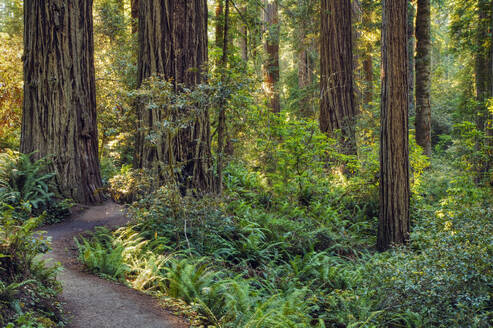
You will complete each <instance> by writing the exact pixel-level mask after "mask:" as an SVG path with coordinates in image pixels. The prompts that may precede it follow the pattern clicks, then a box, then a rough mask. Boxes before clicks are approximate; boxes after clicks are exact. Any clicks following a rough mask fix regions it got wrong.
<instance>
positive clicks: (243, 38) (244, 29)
mask: <svg viewBox="0 0 493 328" xmlns="http://www.w3.org/2000/svg"><path fill="white" fill-rule="evenodd" d="M239 12H240V15H241V17H240V20H239V22H238V23H239V27H238V32H239V34H240V40H239V42H240V55H241V59H243V61H244V62H247V61H248V25H247V22H246V16H247V6H246V4H244V5H243V6H241V7H240V9H239Z"/></svg>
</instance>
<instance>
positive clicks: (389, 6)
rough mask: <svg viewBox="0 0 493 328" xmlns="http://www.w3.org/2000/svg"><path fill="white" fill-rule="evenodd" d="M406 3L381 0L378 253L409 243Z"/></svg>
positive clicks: (405, 1) (399, 0) (404, 0)
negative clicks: (396, 245)
mask: <svg viewBox="0 0 493 328" xmlns="http://www.w3.org/2000/svg"><path fill="white" fill-rule="evenodd" d="M407 13H408V8H407V0H384V1H383V24H382V72H383V77H382V100H381V111H380V123H381V131H380V217H379V225H378V236H377V248H378V250H380V251H383V250H386V249H388V248H389V247H390V246H391V245H394V244H404V243H406V242H407V241H408V240H409V146H408V141H409V140H408V106H409V101H408V92H409V89H408V85H407V84H408V67H407V65H408V58H407V56H408V47H407V39H408V38H407V23H408V22H407Z"/></svg>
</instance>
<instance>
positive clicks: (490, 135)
mask: <svg viewBox="0 0 493 328" xmlns="http://www.w3.org/2000/svg"><path fill="white" fill-rule="evenodd" d="M490 14H491V17H490V31H492V32H493V1H491V3H490ZM490 37H491V39H490V65H489V66H490V69H489V71H490V79H491V83H490V95H491V96H492V97H493V33H491V34H490ZM486 145H487V152H488V153H487V155H488V163H487V167H486V172H489V173H490V177H489V182H490V185H492V186H493V172H491V170H492V168H493V113H492V112H491V110H490V111H489V114H488V122H487V125H486Z"/></svg>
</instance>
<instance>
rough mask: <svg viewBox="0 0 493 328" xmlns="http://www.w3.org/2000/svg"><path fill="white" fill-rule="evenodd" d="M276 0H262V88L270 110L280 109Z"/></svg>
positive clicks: (277, 110) (275, 111)
mask: <svg viewBox="0 0 493 328" xmlns="http://www.w3.org/2000/svg"><path fill="white" fill-rule="evenodd" d="M277 2H278V0H264V8H263V15H262V17H263V21H264V25H265V31H266V32H265V38H264V50H265V56H266V58H265V61H264V65H263V74H264V89H265V94H266V97H267V104H268V106H269V108H270V109H271V111H273V112H274V113H279V112H280V111H281V100H280V95H279V36H280V27H279V8H278V3H277Z"/></svg>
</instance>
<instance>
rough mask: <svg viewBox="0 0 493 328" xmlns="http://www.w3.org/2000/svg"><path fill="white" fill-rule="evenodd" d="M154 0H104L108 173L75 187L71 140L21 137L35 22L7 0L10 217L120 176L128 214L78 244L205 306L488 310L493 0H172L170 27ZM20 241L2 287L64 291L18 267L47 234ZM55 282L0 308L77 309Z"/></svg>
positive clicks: (347, 311) (118, 191)
mask: <svg viewBox="0 0 493 328" xmlns="http://www.w3.org/2000/svg"><path fill="white" fill-rule="evenodd" d="M140 1H143V0H140ZM138 2H139V1H138V0H132V1H121V0H94V3H93V8H92V14H93V16H92V17H93V20H94V26H93V27H94V35H93V37H94V67H95V100H96V102H95V106H96V111H97V130H98V134H97V138H96V139H95V140H96V141H97V149H98V151H97V154H98V158H97V159H96V158H95V159H94V163H96V162H98V161H99V163H98V164H93V165H89V166H92V169H94V172H96V173H91V176H95V175H99V174H100V176H101V179H99V177H98V179H97V180H98V181H99V182H98V184H97V186H96V187H94V186H88V187H87V188H86V189H87V190H89V191H83V192H81V193H80V194H79V193H78V192H74V189H73V188H74V182H75V184H77V178H76V177H66V178H63V179H61V180H60V174H55V173H49V172H51V171H56V170H57V165H58V164H57V160H58V159H57V156H56V154H54V155H55V156H54V158H52V157H51V156H49V157H48V158H44V157H43V158H37V157H42V156H37V155H36V153H34V155H33V154H31V156H26V155H20V154H19V153H18V151H19V150H21V151H22V152H24V153H31V152H32V151H33V150H36V146H37V145H38V144H39V142H37V140H38V139H34V138H32V139H30V138H26V137H25V135H24V138H23V140H22V141H21V126H22V124H23V123H22V122H23V120H22V113H23V101H24V100H23V94H24V82H23V65H22V63H23V61H24V62H28V61H26V56H27V55H29V54H27V53H25V51H24V45H23V42H24V41H23V36H24V35H26V36H27V38H29V35H31V34H29V33H25V32H24V26H25V25H24V24H25V23H26V24H27V22H24V19H23V17H24V16H23V15H24V14H23V10H24V8H23V1H20V0H15V1H6V0H2V1H0V149H1V150H2V165H1V172H0V175H1V181H2V182H1V185H2V187H1V188H2V189H1V192H0V200H1V201H0V203H1V204H2V211H3V212H2V213H4V215H3V217H4V218H3V219H2V225H1V228H0V238H3V240H27V239H29V238H30V236H31V235H32V230H33V229H34V227H35V226H37V224H39V223H40V222H38V221H43V220H44V223H54V222H57V221H59V220H62V219H63V218H64V217H65V216H66V215H67V214H68V208H70V206H71V205H72V202H71V201H70V200H66V199H70V198H72V201H73V200H75V201H76V202H86V203H90V202H95V201H99V200H101V199H103V198H104V197H105V196H108V197H111V198H112V199H113V200H114V201H116V202H119V203H123V204H129V205H128V209H129V215H130V217H131V218H133V219H134V222H133V223H132V224H130V225H129V226H126V227H123V228H121V229H119V230H117V231H107V230H104V229H101V230H98V231H97V232H96V233H94V234H93V235H92V236H91V237H87V238H79V239H78V241H77V245H78V249H79V254H80V261H81V262H82V263H84V265H85V266H86V268H87V269H88V270H90V271H91V272H93V273H97V274H99V275H102V276H104V277H106V278H109V279H114V280H117V281H120V282H123V283H125V284H127V285H129V286H131V287H133V288H136V289H139V290H142V291H144V292H147V293H151V294H153V295H155V296H158V297H161V298H163V299H165V300H167V301H168V302H169V303H171V304H174V306H175V308H174V310H179V311H181V313H183V315H185V316H187V317H188V318H189V319H190V320H191V322H192V324H194V325H196V326H200V325H214V326H217V327H252V326H255V327H320V328H322V327H442V326H443V327H444V326H447V327H465V326H468V327H490V326H491V325H492V322H493V294H492V292H491V291H492V286H493V261H492V258H493V239H492V236H493V234H492V233H493V224H492V221H491V218H492V217H493V208H492V188H491V187H492V184H493V167H492V161H493V156H492V152H493V146H492V139H491V138H492V137H491V134H492V131H493V130H492V116H493V102H492V100H491V99H493V42H492V30H493V4H492V2H491V1H487V0H474V1H471V0H432V1H426V0H417V1H389V0H387V6H382V2H381V1H376V0H360V1H329V0H322V1H315V0H264V1H259V0H236V1H227V0H226V1H224V0H217V1H212V0H211V1H208V2H207V4H208V6H207V8H206V7H205V6H202V5H201V4H202V2H201V1H191V2H189V3H188V5H187V4H185V3H181V2H176V3H175V4H174V6H175V7H174V11H172V12H173V14H175V15H176V17H178V18H183V17H186V19H177V18H176V17H175V18H174V19H175V20H174V21H172V24H170V25H169V26H168V25H166V28H169V30H166V28H163V27H162V26H163V25H160V24H161V23H162V21H160V19H162V18H160V17H159V15H153V12H155V10H156V8H155V7H152V6H151V2H150V1H143V2H142V3H140V4H138ZM156 3H160V4H161V5H162V6H163V7H161V8H160V10H159V12H162V13H165V12H166V8H165V6H164V5H163V3H164V2H163V1H161V2H160V1H157V2H156ZM173 3H174V2H173ZM190 3H193V6H194V7H193V8H192V7H191V6H192V5H190ZM204 4H205V2H204ZM138 5H139V6H140V12H139V10H137V6H138ZM187 6H188V7H187ZM26 8H27V7H26ZM29 8H31V9H32V7H29ZM88 8H90V7H88ZM33 10H34V9H33ZM33 12H35V11H33ZM168 14H169V13H168ZM397 14H398V15H399V16H396V15H397ZM139 15H140V18H139ZM180 15H181V16H180ZM169 16H170V17H171V16H172V15H169ZM29 17H32V16H29ZM389 17H394V18H395V17H400V18H402V17H404V18H405V20H407V21H403V20H402V19H397V18H395V19H389ZM163 21H164V20H163ZM88 25H90V24H88ZM27 26H29V24H27ZM382 27H383V30H382ZM91 28H92V27H91ZM189 29H191V30H194V31H195V33H191V34H186V33H185V32H183V31H185V30H187V31H188V30H189ZM32 31H33V30H30V32H31V33H32ZM163 31H164V32H163ZM173 33H175V34H173ZM180 33H183V34H180ZM185 34H186V35H187V36H190V38H184V39H183V40H178V41H177V39H176V37H175V38H173V37H171V36H176V35H185ZM393 38H394V39H393ZM389 40H394V42H389ZM395 40H400V41H402V42H397V41H395ZM182 41H183V42H182ZM187 42H188V43H187ZM32 44H34V45H35V44H36V43H35V42H34V43H32ZM170 44H171V45H172V46H171V47H170V46H167V45H170ZM180 47H181V48H180ZM148 49H159V50H158V51H156V52H152V51H149V50H148ZM170 49H172V50H170ZM190 49H194V50H193V51H191V50H190ZM187 50H190V51H187ZM404 52H405V53H406V56H403V55H402V54H403V53H404ZM156 53H159V55H156ZM396 53H398V54H400V55H394V54H396ZM334 54H336V55H334ZM163 58H168V59H169V58H171V60H168V61H166V60H163ZM396 58H397V59H396ZM402 58H405V59H406V60H407V63H406V62H402V60H401V61H399V59H402ZM170 62H171V63H173V64H176V63H178V64H176V65H174V66H173V65H170V64H169V63H170ZM392 65H394V66H392ZM180 68H181V69H182V70H181V71H180ZM334 72H338V73H337V74H334ZM339 73H340V74H339ZM384 73H388V74H384ZM396 81H397V82H396ZM84 90H86V89H84ZM382 95H384V96H383V97H382ZM87 98H88V99H89V98H90V96H88V97H87ZM25 104H26V102H24V106H25V108H26V107H29V106H26V105H25ZM396 104H398V105H396ZM90 106H91V104H89V105H88V106H87V107H90ZM34 107H35V106H34ZM405 108H408V110H405ZM25 118H26V116H24V119H25ZM33 122H34V123H32V126H36V117H34V119H33ZM24 124H27V123H24ZM396 126H398V128H396ZM95 128H96V126H94V129H95ZM396 131H397V132H396ZM91 133H93V132H90V133H89V134H91ZM396 145H397V146H396ZM399 147H400V148H399ZM62 148H63V147H62ZM396 148H398V150H397V151H396V152H395V153H394V154H392V152H393V151H394V150H395V149H396ZM38 150H39V149H38ZM94 153H95V152H94ZM48 154H49V152H48V153H46V154H43V155H48ZM399 156H400V157H399ZM30 157H31V158H30ZM33 157H34V158H35V159H37V160H38V161H36V162H34V163H33V162H32V161H31V159H32V158H33ZM408 157H409V158H408ZM389 158H390V160H389ZM98 166H99V168H98ZM57 172H59V171H57ZM19 177H20V178H19ZM25 177H30V178H32V180H29V179H24V178H25ZM26 180H27V181H34V182H33V183H31V184H30V185H29V184H27V183H25V181H26ZM83 180H84V181H86V180H88V179H85V178H84V179H83ZM61 181H62V182H61ZM26 186H27V187H26ZM29 188H31V189H29ZM71 188H72V189H71ZM91 188H92V189H91ZM88 195H89V196H88ZM393 195H397V197H393ZM383 199H385V201H383ZM387 199H388V201H387ZM382 204H387V205H389V206H387V207H385V206H384V207H382ZM387 209H389V211H387ZM397 212H399V214H398V215H397V214H395V213H397ZM43 213H44V214H43ZM389 213H390V214H389ZM402 213H404V214H402ZM38 216H40V218H39V219H37V220H38V221H36V222H35V221H32V220H33V219H29V218H30V217H38ZM26 220H27V221H26ZM394 224H395V225H396V226H398V228H397V230H399V231H398V232H397V233H396V232H395V231H393V230H392V229H389V227H391V226H392V225H394ZM20 226H26V227H28V228H26V231H25V235H23V236H21V237H19V238H18V239H15V238H8V236H16V235H17V234H19V232H18V231H19V230H18V227H20ZM15 227H17V228H15ZM400 229H402V231H400ZM27 230H29V231H27ZM1 240H2V239H0V241H1ZM9 243H10V241H9V242H5V243H0V262H1V261H2V260H3V261H5V262H2V267H6V268H12V272H10V275H6V276H8V278H5V279H4V278H3V277H2V279H1V280H0V300H1V301H2V302H3V303H4V304H15V296H13V295H17V294H16V292H15V291H18V290H19V289H20V288H21V287H20V286H21V285H18V283H21V284H22V283H23V281H24V282H25V281H30V280H28V279H31V280H32V279H34V280H36V279H37V280H39V281H41V283H40V284H38V285H39V286H41V287H39V286H38V287H39V288H41V291H40V290H39V288H38V287H36V288H38V290H37V292H36V293H38V294H39V295H42V296H40V298H41V299H43V297H44V298H45V299H47V300H51V299H52V298H54V297H55V295H56V294H57V293H58V292H59V290H58V289H57V288H56V282H55V280H54V276H53V272H52V273H51V275H50V274H46V275H45V277H44V278H40V275H38V274H37V273H36V272H39V271H40V269H39V268H38V269H33V270H30V269H29V270H28V269H25V271H24V272H23V273H22V274H17V273H16V271H15V270H17V268H18V267H20V266H18V265H17V264H16V263H17V262H16V261H20V262H22V263H23V267H24V268H30V267H31V266H33V265H35V263H36V262H35V260H34V257H35V255H36V254H37V253H38V252H39V248H40V247H41V246H40V247H38V248H37V249H34V250H33V249H32V248H33V247H31V246H30V245H29V243H24V244H22V246H19V248H18V249H16V250H15V252H18V253H19V254H23V255H22V256H24V255H25V256H24V257H22V256H21V257H20V258H15V259H14V258H12V259H11V257H10V255H9V254H13V253H15V252H14V247H12V246H11V245H12V244H9ZM4 245H6V246H4ZM394 246H395V247H394ZM2 247H3V248H2ZM43 247H44V246H43ZM41 248H42V247H41ZM19 249H22V251H19ZM377 250H379V251H384V252H377ZM385 250H386V251H385ZM2 254H7V255H8V256H6V257H5V258H7V259H8V260H6V259H5V258H4V257H2V256H1V255H2ZM6 261H11V262H6ZM14 268H15V270H14ZM9 270H10V269H9ZM0 273H1V272H0ZM41 276H42V275H41ZM2 284H3V285H2ZM26 284H27V285H29V284H30V282H27V283H26ZM9 288H10V289H9ZM43 288H45V289H43ZM33 290H36V289H35V288H34V287H33ZM41 303H42V302H38V303H36V302H33V304H34V305H33V306H32V307H31V308H29V309H27V310H26V309H18V308H16V307H15V306H11V307H10V308H9V309H10V310H7V311H5V313H2V312H0V325H3V324H7V323H9V322H10V323H12V324H13V323H14V322H15V323H16V324H17V323H18V322H22V320H32V321H33V322H40V321H39V320H44V319H46V320H49V321H50V322H53V323H55V322H63V321H64V320H63V319H62V318H63V315H62V314H61V311H60V309H59V308H58V305H57V306H56V307H55V308H50V309H48V310H46V309H45V310H43V311H41V312H40V311H38V310H39V304H41ZM12 327H15V325H14V326H12Z"/></svg>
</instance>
